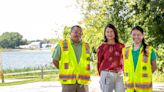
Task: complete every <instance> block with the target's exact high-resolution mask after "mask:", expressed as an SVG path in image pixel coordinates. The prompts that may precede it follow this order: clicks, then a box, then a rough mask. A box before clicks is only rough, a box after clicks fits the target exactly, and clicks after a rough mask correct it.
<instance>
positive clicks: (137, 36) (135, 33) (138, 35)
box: [131, 29, 143, 44]
mask: <svg viewBox="0 0 164 92" xmlns="http://www.w3.org/2000/svg"><path fill="white" fill-rule="evenodd" d="M131 35H132V39H133V42H134V43H136V44H139V43H141V42H142V39H143V34H142V33H141V32H140V31H139V30H137V29H135V30H133V31H132V33H131Z"/></svg>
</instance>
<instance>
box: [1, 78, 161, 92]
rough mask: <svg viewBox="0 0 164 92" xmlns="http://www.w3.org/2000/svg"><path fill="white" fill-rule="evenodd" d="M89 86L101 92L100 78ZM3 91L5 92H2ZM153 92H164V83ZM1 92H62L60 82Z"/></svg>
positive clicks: (23, 86) (32, 84) (154, 87)
mask: <svg viewBox="0 0 164 92" xmlns="http://www.w3.org/2000/svg"><path fill="white" fill-rule="evenodd" d="M91 80H92V82H91V84H90V85H89V92H101V91H100V87H99V77H92V78H91ZM2 90H3V91H2ZM153 90H155V91H153V92H164V83H162V84H159V83H154V84H153ZM0 91H1V92H61V85H60V83H59V82H56V81H55V82H35V83H28V84H22V85H14V86H1V87H0Z"/></svg>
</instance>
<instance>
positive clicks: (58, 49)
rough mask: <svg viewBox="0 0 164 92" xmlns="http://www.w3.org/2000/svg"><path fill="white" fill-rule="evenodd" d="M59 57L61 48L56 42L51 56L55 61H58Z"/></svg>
mask: <svg viewBox="0 0 164 92" xmlns="http://www.w3.org/2000/svg"><path fill="white" fill-rule="evenodd" d="M60 57H61V48H60V45H59V44H57V46H56V47H55V50H54V52H53V54H52V58H53V59H54V60H56V61H59V60H60Z"/></svg>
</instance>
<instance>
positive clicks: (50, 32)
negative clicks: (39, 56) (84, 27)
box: [0, 0, 81, 40]
mask: <svg viewBox="0 0 164 92" xmlns="http://www.w3.org/2000/svg"><path fill="white" fill-rule="evenodd" d="M75 2H76V1H75V0H0V34H2V33H3V32H7V31H8V32H19V33H20V34H22V35H23V36H24V38H27V39H28V40H32V39H43V38H51V37H54V35H55V32H54V30H57V31H60V34H61V31H62V29H63V28H62V25H68V26H72V25H74V24H77V21H79V20H80V19H81V15H80V10H79V9H78V8H77V7H75V6H74V4H75Z"/></svg>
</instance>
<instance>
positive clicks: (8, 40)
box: [0, 32, 23, 48]
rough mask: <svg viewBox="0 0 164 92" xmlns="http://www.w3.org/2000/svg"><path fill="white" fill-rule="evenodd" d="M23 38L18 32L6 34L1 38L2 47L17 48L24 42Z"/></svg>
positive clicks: (0, 44)
mask: <svg viewBox="0 0 164 92" xmlns="http://www.w3.org/2000/svg"><path fill="white" fill-rule="evenodd" d="M22 37H23V36H22V35H20V34H19V33H18V32H5V33H3V34H2V35H1V36H0V47H2V48H16V47H17V46H19V45H20V44H21V43H22V42H23V41H22Z"/></svg>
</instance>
